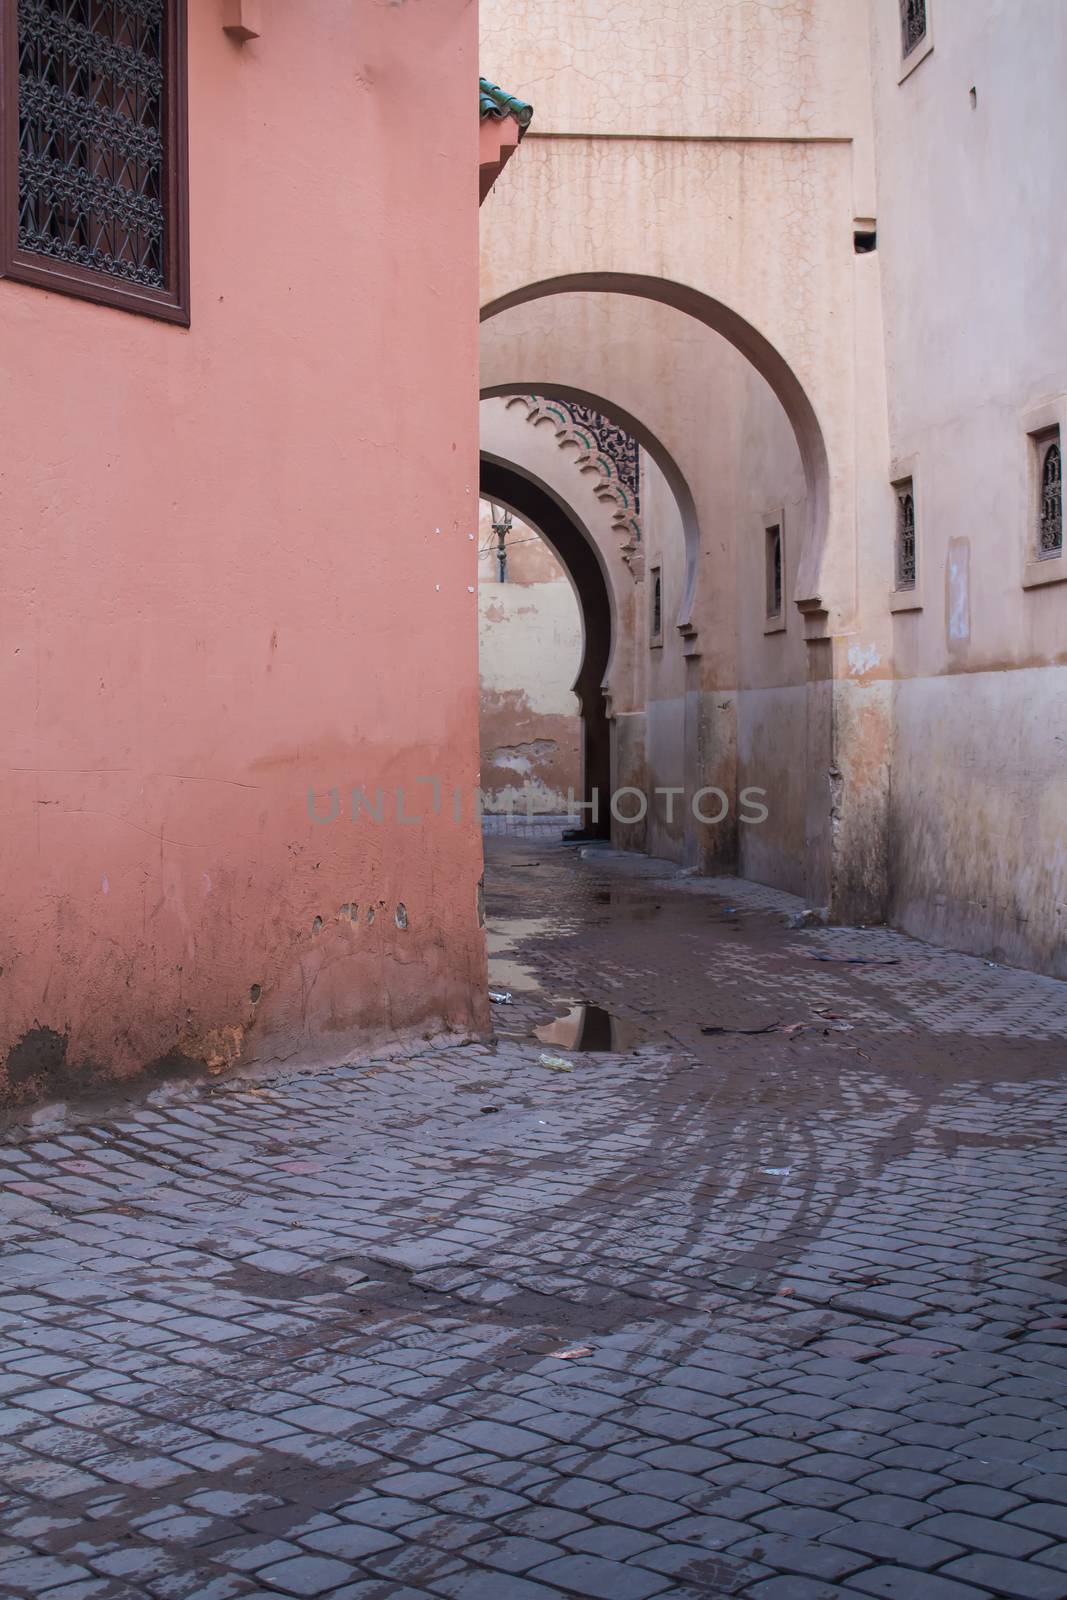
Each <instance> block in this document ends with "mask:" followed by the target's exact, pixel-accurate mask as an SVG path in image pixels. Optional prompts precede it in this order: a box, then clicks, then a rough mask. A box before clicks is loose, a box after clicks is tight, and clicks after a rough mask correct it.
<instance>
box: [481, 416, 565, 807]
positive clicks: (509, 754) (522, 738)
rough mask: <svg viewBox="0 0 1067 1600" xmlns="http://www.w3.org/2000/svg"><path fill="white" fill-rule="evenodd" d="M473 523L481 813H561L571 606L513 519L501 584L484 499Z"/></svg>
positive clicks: (548, 555)
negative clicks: (476, 544)
mask: <svg viewBox="0 0 1067 1600" xmlns="http://www.w3.org/2000/svg"><path fill="white" fill-rule="evenodd" d="M487 403H488V404H496V405H499V404H501V402H499V401H496V402H492V401H491V402H487ZM480 524H481V525H480V533H479V556H478V649H479V665H480V674H481V714H480V729H481V788H482V805H483V807H484V809H485V810H486V811H487V812H501V811H514V812H515V813H517V814H519V815H523V814H525V812H526V811H527V810H531V811H534V812H537V813H544V812H548V813H555V814H559V813H561V812H564V811H566V809H567V805H568V796H569V793H570V792H571V791H573V793H574V794H575V795H579V794H580V789H581V750H580V735H581V722H580V718H579V716H578V703H577V700H576V698H575V695H574V694H573V692H572V687H571V686H572V685H573V683H574V680H575V678H576V677H577V675H578V668H579V666H580V665H581V656H582V624H581V616H580V614H579V610H578V601H577V599H576V597H575V594H574V590H573V589H572V587H571V584H570V581H569V579H568V578H567V575H566V573H565V572H564V570H563V568H562V567H561V566H560V564H559V562H558V561H557V560H556V559H555V557H554V556H553V554H552V552H551V551H550V550H549V548H548V546H547V545H546V544H545V542H544V540H543V539H542V538H541V536H540V535H539V534H538V533H537V531H536V529H534V528H531V527H530V526H529V525H528V524H527V523H524V522H522V521H520V520H519V519H518V518H515V519H514V521H513V523H512V527H511V531H510V533H509V534H508V538H507V549H508V563H507V579H506V581H505V582H504V583H501V582H500V581H499V567H498V564H497V559H496V536H495V534H494V533H493V530H492V523H491V516H490V510H489V506H488V505H487V504H486V502H485V501H482V503H481V518H480Z"/></svg>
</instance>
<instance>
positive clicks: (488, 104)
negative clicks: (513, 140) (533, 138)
mask: <svg viewBox="0 0 1067 1600" xmlns="http://www.w3.org/2000/svg"><path fill="white" fill-rule="evenodd" d="M478 110H479V113H480V115H481V119H482V121H483V122H484V121H485V119H486V118H487V117H495V118H496V119H497V121H500V122H502V121H503V120H504V118H505V117H514V118H515V121H516V122H517V123H518V124H519V127H520V128H522V129H523V131H524V132H525V130H526V129H527V128H528V127H529V125H530V122H531V121H532V119H533V106H528V105H527V104H526V102H525V100H516V98H515V96H514V95H513V94H507V93H506V92H505V91H504V90H503V89H498V88H497V86H496V84H495V83H490V82H489V79H488V78H479V79H478Z"/></svg>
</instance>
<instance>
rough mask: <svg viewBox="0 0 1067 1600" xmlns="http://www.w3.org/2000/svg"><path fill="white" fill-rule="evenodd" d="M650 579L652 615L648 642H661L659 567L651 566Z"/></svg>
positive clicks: (660, 582)
mask: <svg viewBox="0 0 1067 1600" xmlns="http://www.w3.org/2000/svg"><path fill="white" fill-rule="evenodd" d="M650 577H651V580H652V586H651V594H650V603H651V607H652V615H651V616H650V618H649V643H650V644H661V643H662V642H663V574H662V571H661V569H660V568H659V567H653V568H652V571H651V573H650Z"/></svg>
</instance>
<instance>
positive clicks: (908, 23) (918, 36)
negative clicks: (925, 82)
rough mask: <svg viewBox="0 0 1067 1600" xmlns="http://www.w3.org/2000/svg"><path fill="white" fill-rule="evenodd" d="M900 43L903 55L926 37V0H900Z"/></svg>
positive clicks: (908, 54) (909, 52)
mask: <svg viewBox="0 0 1067 1600" xmlns="http://www.w3.org/2000/svg"><path fill="white" fill-rule="evenodd" d="M900 33H901V45H902V48H903V53H904V55H905V57H907V56H910V55H911V52H912V51H913V50H915V49H917V48H918V46H919V45H921V44H922V42H923V40H924V39H925V38H926V0H900Z"/></svg>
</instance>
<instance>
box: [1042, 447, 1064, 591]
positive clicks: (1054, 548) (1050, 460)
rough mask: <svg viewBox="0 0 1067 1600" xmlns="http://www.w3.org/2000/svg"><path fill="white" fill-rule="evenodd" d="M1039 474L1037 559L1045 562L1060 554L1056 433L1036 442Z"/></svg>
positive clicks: (1060, 505)
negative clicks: (1039, 467)
mask: <svg viewBox="0 0 1067 1600" xmlns="http://www.w3.org/2000/svg"><path fill="white" fill-rule="evenodd" d="M1038 450H1039V461H1040V466H1041V474H1040V478H1039V480H1038V500H1037V557H1038V560H1039V561H1047V560H1049V559H1050V558H1051V557H1055V556H1061V555H1062V554H1063V453H1062V450H1061V448H1060V430H1059V429H1058V428H1057V429H1056V430H1055V432H1054V433H1052V434H1050V435H1048V436H1046V438H1045V439H1043V440H1041V441H1039V443H1038Z"/></svg>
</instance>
